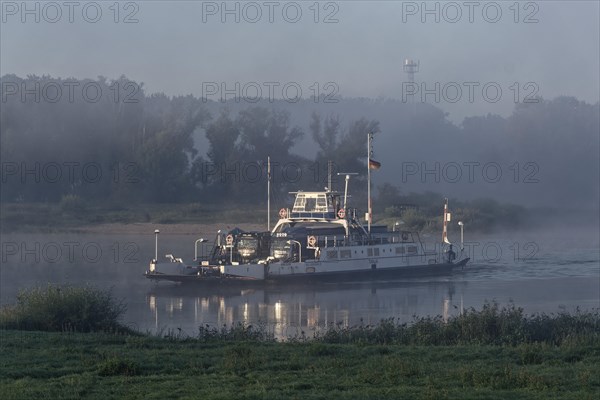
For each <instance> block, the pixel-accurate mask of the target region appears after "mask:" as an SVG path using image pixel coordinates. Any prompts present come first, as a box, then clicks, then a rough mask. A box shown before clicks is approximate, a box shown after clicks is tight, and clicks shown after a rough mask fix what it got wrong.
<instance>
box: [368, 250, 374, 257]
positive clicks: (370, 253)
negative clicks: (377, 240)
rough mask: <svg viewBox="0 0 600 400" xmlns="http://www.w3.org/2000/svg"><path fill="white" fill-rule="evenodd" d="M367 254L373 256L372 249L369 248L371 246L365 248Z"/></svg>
mask: <svg viewBox="0 0 600 400" xmlns="http://www.w3.org/2000/svg"><path fill="white" fill-rule="evenodd" d="M367 256H369V257H373V249H371V248H369V249H367Z"/></svg>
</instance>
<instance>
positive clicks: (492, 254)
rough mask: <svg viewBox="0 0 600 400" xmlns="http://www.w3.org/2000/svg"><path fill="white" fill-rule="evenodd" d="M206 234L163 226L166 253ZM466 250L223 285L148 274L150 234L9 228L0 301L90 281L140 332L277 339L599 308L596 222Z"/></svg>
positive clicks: (492, 238) (487, 240)
mask: <svg viewBox="0 0 600 400" xmlns="http://www.w3.org/2000/svg"><path fill="white" fill-rule="evenodd" d="M207 235H208V234H207V233H206V232H205V233H204V237H209V236H207ZM200 236H202V235H200V234H199V235H197V236H192V235H166V234H161V236H160V237H159V254H167V253H172V254H174V255H175V256H176V257H182V258H183V259H184V260H187V261H191V260H192V259H193V257H194V247H193V244H194V241H195V240H196V239H197V238H198V237H200ZM425 240H426V241H427V242H428V243H429V242H433V241H434V238H433V237H425ZM427 247H428V248H430V249H431V248H433V246H432V245H430V244H427ZM465 253H466V254H468V256H470V257H471V260H472V261H471V262H470V263H469V264H468V266H467V267H465V268H464V269H462V270H460V269H459V270H457V271H455V272H453V273H452V274H450V275H444V276H438V277H420V278H414V277H412V278H409V277H405V278H402V277H399V278H396V279H393V280H390V279H386V280H385V281H384V280H376V281H367V282H348V283H338V284H331V283H328V284H304V285H296V286H285V287H257V288H229V289H224V288H222V287H216V288H206V287H198V286H193V285H183V286H182V285H177V284H170V283H161V284H158V285H157V284H155V283H152V282H150V281H148V280H146V279H145V278H144V277H143V275H142V274H143V273H144V271H145V270H146V269H147V266H148V262H149V260H150V259H151V258H153V256H154V235H152V234H148V235H141V236H140V235H123V234H120V235H108V234H107V235H98V234H43V235H42V234H40V235H31V234H3V235H2V255H1V257H2V259H1V267H0V303H1V304H9V303H13V302H14V301H15V298H16V295H17V293H18V291H19V290H20V289H23V288H26V287H31V286H35V285H46V284H47V283H59V284H65V283H69V284H75V285H84V284H92V285H95V286H97V287H101V288H109V289H111V290H112V293H113V295H114V296H115V297H116V298H117V299H122V300H123V301H124V303H126V304H127V312H126V314H125V316H124V322H125V323H126V324H127V325H129V326H131V327H134V328H136V329H139V330H141V331H143V332H152V333H156V332H158V333H160V332H163V333H164V332H168V331H170V330H173V331H177V332H179V330H181V331H182V332H183V333H184V334H187V335H192V336H193V335H195V334H197V332H198V326H200V325H206V324H208V325H209V326H213V327H215V326H216V327H220V326H222V325H231V324H235V323H237V322H245V323H249V324H257V323H263V324H266V326H267V328H268V329H269V330H271V331H273V332H274V333H275V335H276V336H277V337H285V336H290V335H296V334H299V333H300V332H302V331H304V332H305V333H307V334H309V335H310V334H311V332H313V331H314V330H317V329H322V328H323V327H327V326H329V325H330V324H339V325H341V326H353V325H357V324H360V323H365V324H367V323H377V322H378V321H379V320H381V319H382V318H389V317H393V318H396V319H397V320H399V321H402V322H409V321H411V320H412V319H413V316H415V315H417V316H426V315H432V316H433V315H442V316H448V315H452V314H457V313H459V312H460V310H461V309H466V308H469V307H475V308H481V306H482V305H483V304H484V303H485V302H486V301H496V302H498V303H499V304H500V305H507V304H509V303H511V302H513V303H514V304H515V305H517V306H519V307H523V308H524V309H525V311H526V312H527V313H535V312H546V313H556V312H561V311H574V310H575V309H576V308H580V309H582V310H591V309H596V308H600V256H599V254H600V249H599V239H598V231H597V229H586V230H575V231H574V232H570V233H568V234H566V233H564V232H560V231H552V232H543V233H540V232H531V233H522V232H521V233H497V234H494V235H477V239H476V240H470V241H466V242H465Z"/></svg>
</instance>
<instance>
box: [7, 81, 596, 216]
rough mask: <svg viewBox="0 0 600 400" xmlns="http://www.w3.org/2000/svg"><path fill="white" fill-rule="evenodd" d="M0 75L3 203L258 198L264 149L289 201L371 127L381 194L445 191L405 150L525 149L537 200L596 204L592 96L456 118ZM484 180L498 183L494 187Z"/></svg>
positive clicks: (463, 153)
mask: <svg viewBox="0 0 600 400" xmlns="http://www.w3.org/2000/svg"><path fill="white" fill-rule="evenodd" d="M0 83H1V91H2V93H1V96H2V107H1V110H0V121H1V138H0V157H1V163H2V177H1V179H2V180H1V183H2V189H1V191H0V199H1V200H2V201H3V202H59V201H61V199H64V198H65V196H71V197H73V196H75V197H77V198H80V199H82V200H83V201H86V202H129V203H173V202H207V203H235V204H237V203H244V204H257V203H264V202H266V181H267V179H268V178H267V177H268V176H269V170H268V166H267V158H268V157H270V158H271V169H270V176H271V179H272V182H273V185H272V188H273V196H274V198H275V200H281V201H282V202H285V203H287V199H286V198H285V197H284V196H286V193H287V192H288V191H294V190H298V189H305V190H318V189H322V188H323V187H324V186H325V185H327V184H328V182H327V169H328V162H329V161H333V165H334V174H335V173H336V172H364V171H365V170H366V162H367V157H366V153H367V148H366V146H367V143H366V140H367V137H366V134H367V133H368V132H374V133H376V134H377V133H378V132H380V131H382V133H381V139H379V138H378V139H377V140H378V142H377V143H378V145H379V147H378V150H377V152H376V156H378V157H380V158H383V160H381V159H380V160H379V161H383V168H382V171H383V174H382V175H379V177H378V179H379V181H378V185H379V186H381V187H382V190H383V192H382V198H383V197H385V196H386V195H387V196H388V197H389V193H390V190H389V185H388V186H385V185H383V184H384V183H385V181H387V182H388V183H389V184H391V185H392V186H394V187H401V189H402V191H403V192H404V193H407V192H408V191H422V192H424V191H427V190H434V191H444V192H446V189H445V188H444V186H443V184H444V182H442V186H441V188H442V189H443V190H435V187H436V186H435V185H439V183H440V182H431V183H432V185H433V187H432V186H431V185H430V186H422V187H421V186H419V185H415V184H414V182H409V181H406V182H405V181H402V179H401V174H402V173H405V172H406V171H404V170H402V168H404V167H405V166H406V165H407V164H406V160H413V159H414V160H419V161H423V162H425V161H427V162H431V163H435V162H439V161H442V162H443V161H446V162H448V160H450V161H452V162H455V163H456V162H458V161H461V160H463V161H464V160H471V161H472V160H479V161H481V162H485V161H486V160H501V161H502V163H503V164H502V165H505V166H506V168H508V167H513V168H514V160H517V161H521V160H522V161H523V162H522V164H519V165H518V167H517V168H518V171H517V172H519V173H520V176H519V179H522V178H523V179H524V178H525V176H526V175H527V174H530V175H531V173H532V171H531V170H528V169H525V163H526V162H530V164H531V165H533V164H536V165H537V168H538V169H540V171H538V172H539V174H537V175H536V176H534V177H537V178H541V182H539V184H538V185H537V186H533V187H532V188H533V189H534V190H533V191H534V192H535V193H533V194H532V196H533V198H534V199H535V196H548V197H555V198H556V199H557V204H558V203H559V202H569V201H575V202H576V203H577V202H578V201H579V202H581V201H580V200H581V199H584V200H586V199H589V200H590V201H591V204H593V202H594V201H596V204H597V199H598V197H599V195H598V184H597V178H598V157H597V150H598V146H599V144H598V141H599V138H598V134H597V133H598V131H599V126H598V115H599V111H598V110H599V107H598V103H596V104H593V105H591V104H587V103H585V102H582V101H579V100H577V99H575V98H571V97H559V98H556V99H553V100H544V99H539V102H538V103H537V104H518V105H517V106H516V107H515V109H514V111H513V114H512V115H510V116H509V117H501V116H498V115H491V114H490V115H487V116H480V117H472V118H466V119H465V120H464V121H463V122H462V124H460V125H456V124H454V123H452V122H450V121H449V120H448V118H447V115H446V114H445V113H444V112H443V111H442V110H441V109H440V108H438V107H435V106H432V105H429V104H417V105H407V104H398V102H394V101H387V100H371V99H341V101H340V103H339V104H337V105H336V106H335V107H333V108H331V107H329V108H327V107H324V106H323V105H322V104H319V103H317V102H309V101H308V100H306V101H302V102H300V103H298V104H289V103H287V104H286V103H284V102H275V103H267V102H258V103H257V104H245V105H240V104H236V103H227V104H222V103H215V102H212V101H207V100H206V99H202V98H197V97H195V96H192V95H187V96H174V97H169V96H166V95H164V94H162V93H157V94H147V93H146V91H145V89H144V87H143V84H140V83H136V82H133V81H130V80H128V79H127V78H126V77H125V76H122V77H120V78H119V79H116V80H109V79H107V78H104V77H99V78H97V79H95V80H91V79H83V80H78V79H62V78H52V77H50V76H41V77H39V76H27V77H26V78H20V77H18V76H16V75H5V76H3V77H1V78H0ZM361 110H362V111H361ZM386 131H387V132H386ZM390 131H391V132H392V134H390ZM393 132H401V134H394V133H393ZM411 157H412V158H411ZM376 158H377V157H376ZM401 160H403V161H402V162H403V163H402V164H400V161H401ZM532 160H533V161H535V162H533V161H532ZM471 161H470V162H471ZM415 165H417V166H418V165H420V164H418V163H416V162H415ZM428 165H429V166H428V168H429V167H430V165H433V164H428ZM442 165H445V164H442ZM531 165H529V164H528V168H529V167H531ZM386 168H387V171H386ZM532 168H535V165H534V166H533V167H532ZM511 171H512V170H511ZM534 172H535V171H534ZM534 175H535V174H534ZM334 176H335V175H334ZM405 178H406V176H405ZM409 178H410V176H409ZM335 179H336V184H337V185H338V186H337V188H340V187H341V183H342V181H341V179H339V178H337V176H335ZM357 179H358V180H359V181H360V180H364V174H363V176H359V177H358V178H357ZM594 182H595V183H594ZM411 183H412V186H411ZM418 183H420V184H422V183H423V182H418ZM445 183H446V184H447V183H448V182H445ZM468 183H469V182H464V184H465V186H464V187H465V188H467V189H468ZM513 184H514V182H513ZM446 187H449V190H450V191H452V190H454V191H456V192H460V191H461V190H462V189H461V188H463V186H460V185H453V186H449V185H446ZM491 189H494V190H496V191H497V192H499V193H501V192H506V188H505V187H504V186H502V185H496V186H494V187H493V188H491ZM491 189H490V191H489V193H493V190H491ZM517 189H518V190H521V189H519V188H517ZM486 190H487V189H486ZM530 190H531V189H530ZM482 194H484V195H485V193H482ZM356 195H357V200H360V199H361V197H364V194H362V193H361V192H359V193H356ZM386 202H388V200H386ZM388 203H389V202H388Z"/></svg>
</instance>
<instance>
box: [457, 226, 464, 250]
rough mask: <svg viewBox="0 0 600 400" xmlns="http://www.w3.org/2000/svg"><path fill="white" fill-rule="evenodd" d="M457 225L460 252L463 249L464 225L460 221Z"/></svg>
mask: <svg viewBox="0 0 600 400" xmlns="http://www.w3.org/2000/svg"><path fill="white" fill-rule="evenodd" d="M458 225H459V226H460V250H461V251H462V250H464V249H465V229H464V228H465V223H464V222H462V221H458Z"/></svg>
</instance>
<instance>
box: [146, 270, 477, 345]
mask: <svg viewBox="0 0 600 400" xmlns="http://www.w3.org/2000/svg"><path fill="white" fill-rule="evenodd" d="M466 285H467V284H466V283H452V282H428V283H426V282H406V281H404V282H368V283H352V284H343V285H340V284H332V285H320V286H319V285H313V287H309V286H306V287H281V288H259V289H258V288H257V289H237V290H236V289H232V288H228V289H226V292H223V291H219V290H218V289H215V290H213V291H212V292H211V291H207V290H206V289H199V288H197V287H194V286H193V285H190V286H185V285H183V286H178V285H174V286H157V287H154V288H153V289H152V290H151V291H150V292H149V293H148V295H147V297H146V303H147V307H148V308H147V309H146V312H148V311H149V313H150V314H151V316H152V318H151V320H152V321H153V324H152V326H146V327H144V328H145V329H148V330H150V331H154V332H158V333H160V332H165V331H169V330H174V329H181V331H182V332H184V333H185V334H187V335H189V336H195V335H196V334H197V333H198V327H200V326H206V325H208V326H209V327H214V328H219V329H220V328H221V327H223V326H226V327H230V326H232V325H235V324H237V323H245V324H247V325H255V326H256V325H258V324H262V325H264V326H265V328H266V329H267V330H268V331H269V332H271V333H273V334H274V335H275V337H276V338H278V339H285V338H288V337H291V336H296V335H301V334H302V332H304V333H305V334H306V335H307V336H309V337H310V336H312V335H313V333H315V332H318V331H322V330H323V329H326V328H327V327H330V326H332V325H335V326H339V327H342V328H347V327H351V326H355V325H360V324H376V323H378V322H379V321H380V320H381V319H385V318H390V317H393V318H395V319H396V320H397V321H398V322H410V321H412V320H413V318H414V315H419V316H426V315H432V316H436V315H442V317H443V318H444V319H446V318H448V316H449V315H451V314H457V313H459V312H460V310H461V308H462V295H461V293H462V291H463V289H464V287H465V286H466ZM221 289H222V288H221ZM457 292H458V294H457ZM146 320H147V321H149V320H150V318H148V319H146Z"/></svg>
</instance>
